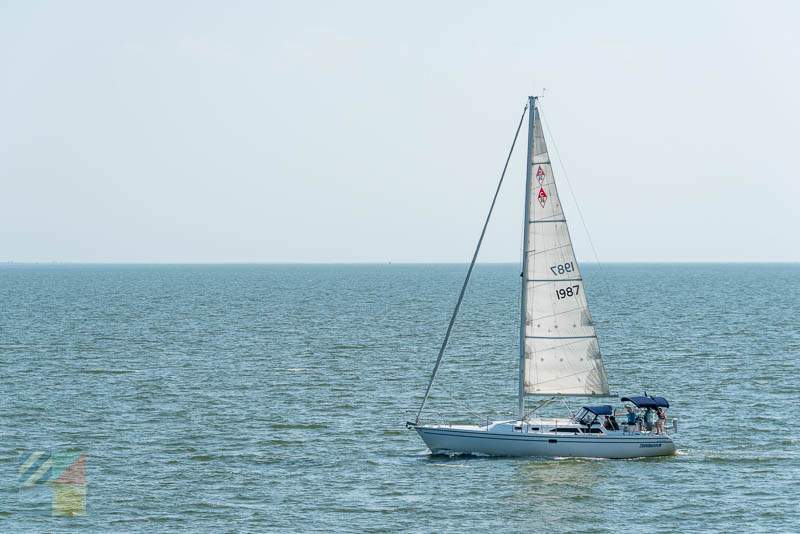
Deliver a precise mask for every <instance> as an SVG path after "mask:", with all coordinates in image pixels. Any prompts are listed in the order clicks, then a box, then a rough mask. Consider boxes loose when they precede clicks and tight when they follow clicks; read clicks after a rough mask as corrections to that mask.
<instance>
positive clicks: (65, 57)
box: [0, 0, 800, 263]
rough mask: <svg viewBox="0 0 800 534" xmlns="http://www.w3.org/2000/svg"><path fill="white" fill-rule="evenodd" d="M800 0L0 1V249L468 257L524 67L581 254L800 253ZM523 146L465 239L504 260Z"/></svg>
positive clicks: (588, 257)
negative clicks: (799, 150) (799, 148)
mask: <svg viewBox="0 0 800 534" xmlns="http://www.w3.org/2000/svg"><path fill="white" fill-rule="evenodd" d="M797 20H800V4H798V3H796V2H772V1H759V2H755V1H752V2H733V1H724V2H723V1H718V2H714V1H707V2H681V1H678V2H670V3H668V4H663V3H654V2H648V3H645V2H613V3H611V2H602V3H600V2H530V1H524V2H403V3H396V2H393V3H389V2H347V1H341V2H322V1H320V2H303V1H293V2H288V1H287V2H265V1H253V2H240V1H226V2H223V1H218V2H202V1H177V0H176V1H170V2H155V1H150V2H148V1H128V2H125V1H116V2H106V1H97V2H89V1H80V0H74V1H70V2H62V1H52V2H38V1H33V0H31V1H24V2H22V1H10V0H0V125H2V126H0V191H1V192H2V195H0V261H3V262H8V261H13V262H52V261H54V262H145V263H149V262H157V263H160V262H179V263H181V262H214V263H216V262H390V261H391V262H467V261H469V259H470V258H471V255H472V252H473V250H474V246H475V243H476V242H477V239H478V236H479V234H480V230H481V226H482V224H483V220H484V218H485V216H486V211H487V210H488V208H489V204H490V202H491V198H492V194H493V193H494V189H495V187H496V184H497V180H498V178H499V176H500V172H501V170H502V166H503V163H504V161H505V157H506V154H507V152H508V149H509V146H510V144H511V140H512V138H513V135H514V130H515V128H516V125H517V122H518V120H519V116H520V113H521V112H522V108H523V106H524V105H525V102H526V99H527V96H528V95H529V94H534V93H535V94H537V95H539V94H542V93H543V91H544V93H543V94H544V95H545V96H544V98H543V99H542V101H541V104H542V111H543V114H544V118H545V121H546V123H547V125H548V126H549V128H550V133H551V134H552V136H551V138H550V140H549V147H550V149H551V156H552V155H554V152H555V153H556V154H557V157H556V161H558V157H560V159H561V161H562V162H563V169H562V167H561V166H559V165H556V166H555V167H554V172H555V177H556V180H557V182H558V183H559V186H560V187H559V190H560V192H561V197H562V201H563V205H564V209H565V212H566V215H567V218H568V220H569V222H570V227H571V232H572V236H573V241H574V245H575V250H576V254H577V257H578V260H579V261H595V254H594V252H593V251H592V247H591V245H592V244H593V245H594V249H595V250H596V252H597V259H599V260H600V261H601V262H615V261H644V262H650V261H668V262H690V261H741V262H759V261H790V262H796V261H800V234H799V230H800V206H798V199H800V158H798V157H797V154H796V148H795V144H796V143H797V140H798V139H799V138H800V135H798V134H800V126H799V125H800V120H799V119H800V98H798V95H800V54H798V53H797V51H798V50H800V33H798V32H797V28H796V22H797ZM545 88H546V90H545ZM524 130H525V129H524V128H523V132H524ZM519 147H524V143H522V144H521V145H519V146H518V148H519ZM554 147H555V148H557V149H558V150H557V151H554V150H553V149H554ZM524 170H525V164H524V149H520V150H517V151H516V152H515V155H514V157H513V158H512V161H511V164H510V166H509V171H508V174H507V176H506V181H505V183H504V186H503V190H502V191H501V195H500V198H499V200H498V205H497V207H496V209H495V215H494V218H493V220H492V223H491V225H490V227H489V231H488V233H487V236H486V240H485V243H484V247H483V249H482V252H481V260H482V261H508V262H515V261H519V259H520V249H521V235H522V217H523V215H522V209H523V195H524ZM567 182H568V184H567ZM570 186H571V188H572V190H573V191H574V198H573V196H572V195H571V194H570V192H569V191H570ZM581 214H582V215H583V217H581ZM584 227H585V228H584ZM585 229H588V232H587V231H586V230H585Z"/></svg>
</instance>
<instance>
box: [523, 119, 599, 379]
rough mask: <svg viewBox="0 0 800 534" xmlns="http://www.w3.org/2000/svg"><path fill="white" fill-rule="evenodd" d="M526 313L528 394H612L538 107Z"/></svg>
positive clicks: (532, 150) (532, 155) (530, 188)
mask: <svg viewBox="0 0 800 534" xmlns="http://www.w3.org/2000/svg"><path fill="white" fill-rule="evenodd" d="M533 113H534V117H533V120H534V125H533V136H532V139H530V140H529V142H531V143H532V146H531V147H530V151H529V154H530V161H529V162H528V164H529V165H531V169H530V170H531V172H530V173H529V174H528V176H529V180H530V183H529V184H528V191H530V197H529V198H528V202H529V206H528V213H529V219H530V220H529V221H527V224H528V232H527V235H528V238H527V242H526V243H525V254H526V255H527V262H526V264H527V267H526V269H525V271H526V272H524V273H523V276H524V277H525V282H524V283H525V284H526V290H525V292H524V295H525V303H524V315H525V327H524V330H523V335H524V370H523V373H522V377H523V381H524V382H523V383H524V386H523V387H524V392H525V393H527V394H538V395H551V394H552V395H558V394H563V395H608V394H609V388H608V379H607V378H606V372H605V369H604V367H603V360H602V358H601V356H600V345H599V344H598V341H597V334H596V332H595V328H594V323H593V322H592V317H591V315H590V314H589V307H588V304H587V302H586V293H585V292H584V288H583V280H582V278H581V274H580V269H578V262H577V261H575V252H574V251H573V249H572V241H571V239H570V236H569V230H568V229H567V222H566V219H565V218H564V212H563V211H562V209H561V202H560V200H559V198H558V191H557V190H556V184H555V182H554V180H553V171H552V166H551V164H550V157H549V155H548V153H547V146H546V144H545V140H544V134H543V132H542V124H541V121H540V119H539V110H538V106H535V107H534V110H533Z"/></svg>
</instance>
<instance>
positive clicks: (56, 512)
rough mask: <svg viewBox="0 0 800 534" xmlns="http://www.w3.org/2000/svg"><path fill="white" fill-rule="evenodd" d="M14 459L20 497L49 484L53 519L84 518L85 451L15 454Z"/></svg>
mask: <svg viewBox="0 0 800 534" xmlns="http://www.w3.org/2000/svg"><path fill="white" fill-rule="evenodd" d="M18 460H19V469H18V474H19V490H20V494H22V493H25V492H28V491H29V490H31V489H35V488H36V487H37V486H38V487H41V486H43V485H49V486H50V488H51V492H52V497H51V512H52V515H53V516H81V515H86V452H84V451H69V452H53V453H50V452H45V451H18ZM33 495H36V493H34V494H33Z"/></svg>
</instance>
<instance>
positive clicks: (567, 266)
mask: <svg viewBox="0 0 800 534" xmlns="http://www.w3.org/2000/svg"><path fill="white" fill-rule="evenodd" d="M550 270H551V271H552V272H553V274H555V275H559V274H564V273H571V272H572V271H573V270H575V266H574V265H573V264H572V262H571V261H568V262H567V263H562V264H561V265H553V266H552V267H550Z"/></svg>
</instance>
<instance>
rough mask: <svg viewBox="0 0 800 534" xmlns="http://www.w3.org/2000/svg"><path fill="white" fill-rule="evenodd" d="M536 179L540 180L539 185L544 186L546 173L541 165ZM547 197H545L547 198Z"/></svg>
mask: <svg viewBox="0 0 800 534" xmlns="http://www.w3.org/2000/svg"><path fill="white" fill-rule="evenodd" d="M536 179H537V180H539V185H544V171H543V170H542V166H541V165H539V170H538V171H536ZM546 197H547V195H545V198H546Z"/></svg>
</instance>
